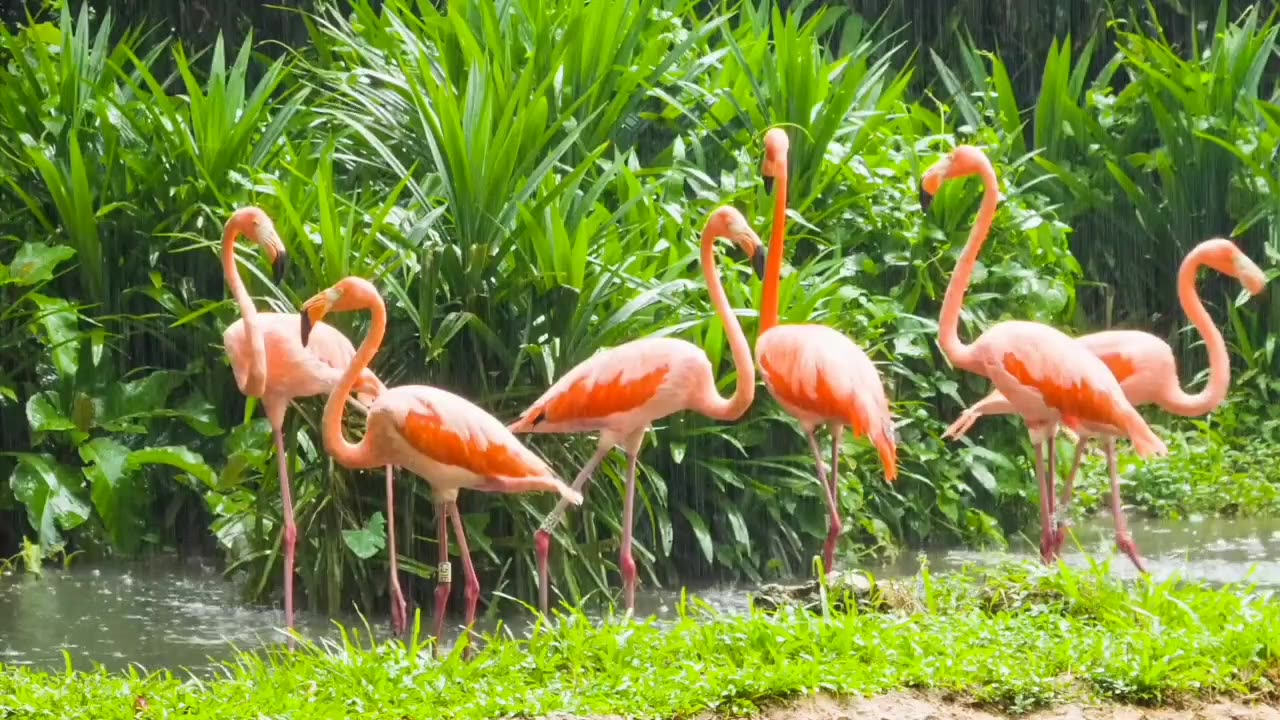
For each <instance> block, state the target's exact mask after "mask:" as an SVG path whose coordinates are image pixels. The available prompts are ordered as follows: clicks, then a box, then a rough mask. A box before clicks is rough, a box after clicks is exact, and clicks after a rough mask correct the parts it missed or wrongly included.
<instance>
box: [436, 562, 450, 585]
mask: <svg viewBox="0 0 1280 720" xmlns="http://www.w3.org/2000/svg"><path fill="white" fill-rule="evenodd" d="M436 582H438V583H451V582H453V564H452V563H450V562H449V561H448V560H445V561H444V562H442V563H440V564H439V565H437V566H436Z"/></svg>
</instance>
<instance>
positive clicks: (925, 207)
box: [920, 183, 933, 212]
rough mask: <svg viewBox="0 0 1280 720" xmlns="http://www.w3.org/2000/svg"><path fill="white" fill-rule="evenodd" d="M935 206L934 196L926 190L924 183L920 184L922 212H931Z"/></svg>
mask: <svg viewBox="0 0 1280 720" xmlns="http://www.w3.org/2000/svg"><path fill="white" fill-rule="evenodd" d="M932 205H933V195H931V194H930V193H929V191H928V190H925V189H924V183H921V184H920V212H929V208H930V207H931V206H932Z"/></svg>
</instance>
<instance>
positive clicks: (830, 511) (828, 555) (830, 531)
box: [807, 430, 843, 572]
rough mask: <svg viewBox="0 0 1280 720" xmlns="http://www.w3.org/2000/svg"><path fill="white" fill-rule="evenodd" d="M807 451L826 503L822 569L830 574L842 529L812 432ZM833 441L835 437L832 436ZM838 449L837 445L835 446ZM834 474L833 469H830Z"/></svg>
mask: <svg viewBox="0 0 1280 720" xmlns="http://www.w3.org/2000/svg"><path fill="white" fill-rule="evenodd" d="M807 434H808V436H809V449H810V450H812V451H813V461H814V464H815V465H816V466H817V471H818V485H820V486H821V487H822V497H823V498H824V499H825V500H826V502H827V542H826V543H825V544H824V545H823V547H822V567H823V571H824V572H831V571H832V570H834V569H835V561H836V558H835V549H836V540H837V539H838V538H839V537H840V531H841V530H842V529H843V528H842V527H841V523H840V511H839V509H838V505H837V504H836V497H835V496H834V495H833V494H832V484H831V482H830V481H829V480H828V479H827V471H826V470H825V469H824V468H823V466H822V449H821V448H819V447H818V437H817V436H816V435H814V433H813V431H812V430H810V431H808V433H807ZM832 441H833V442H834V441H835V436H834V435H833V436H832ZM837 447H838V445H837ZM831 455H832V460H833V461H834V460H835V456H836V452H835V451H833V452H832V454H831ZM831 471H832V472H833V473H834V472H835V467H832V468H831Z"/></svg>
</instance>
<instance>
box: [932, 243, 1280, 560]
mask: <svg viewBox="0 0 1280 720" xmlns="http://www.w3.org/2000/svg"><path fill="white" fill-rule="evenodd" d="M1203 266H1208V267H1210V268H1213V269H1214V270H1217V271H1218V272H1221V273H1223V274H1226V275H1230V276H1232V277H1234V278H1236V279H1237V280H1239V281H1240V284H1241V285H1243V286H1244V288H1245V289H1246V290H1248V291H1249V293H1250V294H1251V295H1257V294H1259V293H1261V292H1262V291H1263V289H1264V288H1265V287H1266V284H1267V276H1266V274H1264V273H1263V272H1262V270H1261V269H1260V268H1259V267H1258V266H1257V265H1256V264H1254V262H1253V260H1251V259H1250V258H1249V256H1248V255H1245V254H1244V253H1243V252H1241V251H1240V248H1239V247H1237V246H1236V244H1235V243H1233V242H1231V241H1230V240H1226V239H1222V238H1215V239H1212V240H1205V241H1204V242H1202V243H1200V244H1199V245H1197V246H1196V247H1195V248H1193V249H1192V250H1191V252H1190V253H1188V254H1187V257H1186V258H1185V259H1184V260H1183V261H1182V266H1181V267H1180V268H1179V270H1178V300H1179V302H1180V303H1181V304H1182V309H1183V312H1185V313H1186V314H1187V317H1188V318H1189V319H1190V320H1191V323H1192V324H1193V325H1195V326H1196V329H1197V330H1199V331H1200V334H1201V335H1202V336H1203V337H1204V341H1205V345H1206V346H1207V348H1208V351H1209V382H1208V384H1206V385H1205V387H1204V389H1202V390H1201V391H1200V392H1198V393H1196V394H1194V395H1190V394H1188V393H1187V392H1186V391H1184V390H1183V389H1182V385H1181V382H1180V381H1179V380H1178V368H1177V363H1176V362H1175V360H1174V357H1173V348H1171V347H1169V344H1168V343H1167V342H1165V341H1164V340H1162V339H1160V338H1158V337H1156V336H1155V335H1152V334H1150V333H1146V332H1142V331H1140V330H1106V331H1103V332H1097V333H1091V334H1089V335H1083V336H1081V337H1079V338H1078V339H1077V340H1078V342H1079V343H1080V344H1081V345H1083V346H1084V347H1085V348H1087V349H1088V350H1089V351H1090V352H1092V353H1093V354H1094V355H1097V356H1098V357H1099V358H1101V360H1102V362H1104V363H1106V365H1107V367H1108V368H1109V369H1110V370H1111V373H1112V374H1113V375H1115V377H1116V380H1118V381H1119V382H1120V388H1121V389H1122V390H1123V391H1124V394H1125V397H1127V398H1128V399H1129V402H1131V403H1133V404H1134V405H1135V406H1141V405H1151V404H1155V405H1157V406H1159V407H1160V408H1162V409H1163V410H1165V411H1166V412H1169V413H1172V414H1174V415H1181V416H1183V417H1198V416H1200V415H1204V414H1206V413H1209V412H1212V411H1213V410H1214V409H1215V408H1217V407H1218V406H1219V405H1221V404H1222V401H1223V400H1224V399H1225V398H1226V396H1227V389H1228V387H1229V386H1230V385H1231V360H1230V358H1229V357H1228V356H1227V344H1226V342H1225V341H1223V339H1222V333H1221V332H1219V331H1218V328H1217V326H1215V325H1214V324H1213V318H1211V317H1209V313H1208V311H1206V310H1205V307H1204V303H1203V302H1201V300H1200V295H1199V293H1198V292H1196V273H1197V271H1199V269H1200V268H1201V267H1203ZM1010 412H1013V406H1012V405H1011V404H1010V403H1009V401H1008V400H1006V399H1005V397H1004V395H1001V394H1000V391H999V390H996V391H993V392H992V393H991V394H990V395H988V396H986V397H985V398H983V399H982V400H979V401H978V402H976V403H974V404H973V406H972V407H970V408H968V409H966V410H965V411H964V412H963V413H961V414H960V417H959V418H957V419H956V421H955V422H954V423H952V424H951V426H950V427H948V428H947V431H946V432H945V433H943V437H953V438H959V437H962V436H963V435H964V434H965V433H966V432H968V431H969V428H970V427H972V426H973V423H974V422H976V421H977V420H978V418H980V417H982V416H983V415H1004V414H1007V413H1010ZM1083 425H1084V428H1085V433H1084V434H1083V435H1081V436H1080V441H1079V442H1077V443H1076V456H1075V461H1074V462H1073V463H1072V465H1071V471H1070V472H1069V473H1068V474H1067V482H1066V487H1065V489H1064V491H1063V500H1062V504H1061V505H1059V506H1058V508H1057V515H1058V517H1056V518H1054V521H1055V525H1056V526H1057V534H1056V536H1055V538H1054V552H1055V553H1056V552H1058V551H1060V550H1061V549H1062V543H1063V541H1064V539H1065V537H1066V534H1065V532H1064V528H1065V527H1066V526H1067V525H1068V520H1067V518H1066V515H1067V512H1068V509H1069V507H1070V505H1071V495H1072V490H1073V488H1074V485H1075V478H1076V473H1077V472H1078V471H1079V470H1080V462H1081V461H1082V460H1083V459H1084V456H1085V453H1086V452H1088V448H1089V440H1090V439H1091V438H1094V437H1103V438H1105V439H1104V441H1103V452H1104V453H1105V455H1106V458H1107V469H1108V471H1109V472H1110V474H1111V515H1112V517H1113V518H1114V520H1115V523H1116V546H1117V547H1119V548H1120V549H1121V550H1123V551H1124V552H1125V554H1126V555H1128V556H1129V559H1130V560H1132V561H1133V564H1134V565H1135V566H1136V567H1137V568H1138V569H1139V570H1141V571H1142V572H1146V571H1147V569H1146V564H1145V563H1144V562H1143V561H1142V556H1141V555H1140V554H1139V553H1138V548H1137V545H1136V543H1134V541H1133V539H1132V538H1131V537H1130V536H1129V531H1128V526H1127V523H1126V522H1125V518H1124V510H1123V509H1122V506H1121V503H1120V477H1119V473H1118V472H1117V469H1116V457H1115V439H1114V437H1115V435H1117V434H1119V433H1118V432H1117V431H1116V428H1114V427H1111V426H1106V427H1095V426H1094V425H1093V424H1092V423H1087V422H1086V423H1083Z"/></svg>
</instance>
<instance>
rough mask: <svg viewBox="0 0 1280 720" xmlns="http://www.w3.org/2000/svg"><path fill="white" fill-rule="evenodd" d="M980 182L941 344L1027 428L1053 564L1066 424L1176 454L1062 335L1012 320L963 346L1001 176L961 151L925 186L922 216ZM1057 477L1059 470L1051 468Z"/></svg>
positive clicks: (1106, 373) (1111, 380) (967, 149)
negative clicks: (970, 295) (1057, 464)
mask: <svg viewBox="0 0 1280 720" xmlns="http://www.w3.org/2000/svg"><path fill="white" fill-rule="evenodd" d="M975 174H976V175H978V176H979V177H981V178H982V184H983V186H984V192H983V195H982V204H981V206H980V207H979V209H978V217H977V221H976V222H975V223H974V225H973V229H972V230H971V231H970V232H969V240H968V242H967V243H966V244H965V246H964V250H963V251H962V252H961V253H960V260H959V262H958V263H957V264H956V270H955V272H954V273H953V274H952V276H951V282H950V283H948V284H947V292H946V295H945V296H944V297H943V301H942V314H941V317H940V318H939V320H938V344H939V345H941V346H942V352H943V353H944V354H945V355H946V356H947V359H948V360H949V361H950V362H951V364H952V365H954V366H955V367H957V368H959V369H961V370H967V371H968V372H971V373H975V374H978V375H982V376H983V377H986V378H988V379H989V380H991V382H992V383H994V384H995V386H996V389H997V390H999V391H1000V392H1001V393H1002V394H1003V395H1004V396H1005V397H1006V398H1007V399H1008V401H1009V405H1010V408H1011V409H1012V411H1013V412H1016V413H1017V414H1019V415H1021V416H1022V418H1023V420H1024V421H1025V422H1026V424H1027V429H1028V431H1029V432H1030V435H1031V442H1032V444H1033V445H1034V446H1035V449H1036V459H1035V464H1036V480H1037V481H1038V483H1039V486H1040V522H1041V534H1040V556H1041V559H1042V560H1043V561H1044V562H1046V563H1048V562H1050V561H1051V560H1052V558H1053V556H1054V554H1055V550H1054V547H1055V544H1056V543H1055V542H1054V531H1053V528H1052V527H1051V525H1050V518H1051V517H1052V516H1053V515H1054V511H1053V498H1054V488H1053V483H1054V476H1053V472H1052V471H1051V472H1049V473H1047V475H1046V472H1045V452H1044V451H1045V445H1048V455H1049V458H1050V463H1052V462H1053V458H1054V450H1053V437H1054V434H1055V433H1056V431H1057V427H1058V424H1059V423H1062V424H1064V425H1066V426H1067V427H1069V428H1070V429H1071V430H1072V431H1073V432H1075V433H1076V434H1077V435H1082V434H1083V433H1084V432H1085V423H1090V424H1098V425H1109V426H1111V427H1112V428H1114V429H1115V430H1116V432H1117V433H1118V434H1122V435H1125V436H1127V437H1128V438H1129V439H1130V440H1131V441H1133V445H1134V448H1135V449H1136V450H1137V451H1138V454H1139V455H1140V456H1142V457H1144V458H1147V457H1153V456H1156V455H1164V454H1166V453H1167V452H1168V448H1166V447H1165V444H1164V442H1163V441H1161V440H1160V438H1158V437H1156V435H1155V433H1153V432H1152V431H1151V428H1150V427H1149V426H1148V425H1147V423H1146V421H1145V420H1143V419H1142V416H1141V415H1140V414H1138V411H1137V410H1136V409H1134V407H1133V404H1132V403H1130V402H1129V400H1128V399H1127V398H1126V397H1125V395H1124V390H1123V389H1122V388H1121V387H1120V382H1119V381H1118V380H1116V376H1115V375H1112V374H1111V371H1110V370H1109V369H1108V368H1107V366H1106V364H1105V363H1103V361H1102V360H1101V359H1099V358H1098V356H1096V355H1094V354H1093V353H1092V352H1090V351H1089V349H1088V348H1086V347H1085V346H1084V345H1082V344H1081V343H1079V342H1077V341H1076V340H1074V339H1072V338H1071V337H1069V336H1068V335H1067V334H1066V333H1063V332H1062V331H1061V330H1057V329H1055V328H1052V327H1050V326H1048V325H1044V324H1041V323H1036V322H1029V321H1025V320H1009V321H1006V322H1001V323H996V324H995V325H992V326H991V327H989V328H987V329H986V330H985V331H984V332H983V333H982V334H981V335H980V336H978V339H977V340H976V341H975V342H974V343H973V344H972V345H965V344H964V343H963V342H962V341H961V340H960V335H959V325H960V307H961V305H963V303H964V293H965V290H966V289H968V286H969V282H970V280H971V279H972V277H973V270H974V266H975V265H976V264H977V260H978V253H979V252H980V251H981V250H982V244H983V243H984V242H985V241H986V239H987V234H988V233H989V232H990V230H991V223H992V221H993V220H994V219H995V215H996V205H997V204H998V203H999V202H1000V187H999V183H998V182H997V180H996V172H995V168H993V167H992V166H991V161H990V160H989V159H988V158H987V156H986V154H984V153H983V152H982V151H981V150H979V149H978V148H976V147H973V146H972V145H959V146H957V147H956V148H955V149H954V150H952V151H951V152H950V153H949V154H947V156H946V157H944V158H942V159H941V160H939V161H938V162H937V163H935V164H934V165H933V167H931V168H929V170H928V171H926V172H925V174H924V177H923V178H922V179H921V181H920V208H921V210H923V211H925V212H927V211H928V209H929V206H930V205H931V204H932V201H933V196H934V195H936V194H937V193H938V191H939V190H941V189H942V184H943V183H944V182H946V181H948V180H954V179H956V178H962V177H967V176H969V175H975ZM1050 467H1051V469H1052V465H1051V466H1050Z"/></svg>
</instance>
